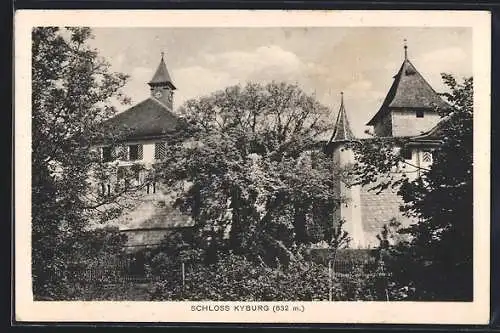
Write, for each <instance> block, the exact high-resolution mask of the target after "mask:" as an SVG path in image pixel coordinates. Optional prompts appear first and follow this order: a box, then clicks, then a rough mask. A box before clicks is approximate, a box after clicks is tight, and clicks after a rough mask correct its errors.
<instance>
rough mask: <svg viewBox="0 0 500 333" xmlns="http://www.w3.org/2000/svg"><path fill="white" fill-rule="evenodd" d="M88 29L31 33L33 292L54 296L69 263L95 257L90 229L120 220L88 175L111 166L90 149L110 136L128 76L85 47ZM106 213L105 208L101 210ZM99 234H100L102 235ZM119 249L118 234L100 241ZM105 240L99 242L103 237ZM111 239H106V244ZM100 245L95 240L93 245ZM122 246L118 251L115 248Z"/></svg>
mask: <svg viewBox="0 0 500 333" xmlns="http://www.w3.org/2000/svg"><path fill="white" fill-rule="evenodd" d="M90 38H92V33H91V30H90V29H89V28H65V29H60V28H56V27H39V28H35V29H33V31H32V52H33V54H32V60H33V61H32V120H33V122H32V193H31V194H32V274H33V282H34V284H33V288H34V294H35V295H41V294H42V293H45V294H51V293H53V288H52V287H53V286H54V285H55V284H57V283H59V282H61V281H64V276H65V273H66V268H67V265H68V264H69V262H71V261H72V260H73V259H74V258H76V257H85V254H89V255H92V253H93V251H96V249H95V246H97V245H96V244H98V243H99V241H96V240H95V239H94V241H92V242H87V241H85V239H87V238H88V237H89V236H92V234H93V235H94V236H95V237H101V236H103V235H101V233H92V232H90V231H88V227H89V224H90V223H91V222H94V221H97V222H102V221H104V220H106V219H108V218H111V217H113V216H116V213H117V211H116V209H114V208H113V207H114V206H113V207H110V206H106V205H107V204H109V203H111V202H112V200H110V198H102V197H100V196H96V195H95V194H94V193H95V191H93V190H91V189H92V187H91V184H90V181H89V175H91V174H92V172H93V171H98V170H101V171H102V168H105V167H106V166H105V165H104V164H103V163H102V162H101V161H100V158H99V156H98V154H97V152H95V151H92V150H91V149H90V148H91V146H92V143H93V142H95V140H99V139H102V138H103V137H104V135H105V133H103V132H102V131H100V130H99V124H100V123H101V122H102V121H103V120H105V119H107V118H109V117H111V116H112V115H113V114H114V113H115V109H114V108H113V107H112V106H111V104H110V100H111V99H112V98H114V97H117V98H118V99H119V100H121V101H123V102H126V98H125V97H124V96H123V95H122V93H121V88H122V87H123V86H124V84H125V82H126V79H127V76H126V75H123V74H120V73H113V72H111V71H110V68H109V64H108V63H107V62H106V61H105V60H104V59H101V58H100V57H99V56H98V53H97V51H96V50H94V49H92V48H91V47H90V46H89V45H88V40H89V39H90ZM100 208H102V209H100ZM99 235H101V236H99ZM103 237H105V238H106V239H107V241H106V243H112V244H115V243H116V242H118V243H119V242H120V240H122V238H121V237H120V236H119V235H118V234H112V235H111V238H113V237H114V239H110V238H109V237H110V235H109V234H106V235H105V236H103ZM101 238H102V237H101ZM108 241H109V242H108ZM96 242H97V243H96ZM116 247H119V246H115V248H116Z"/></svg>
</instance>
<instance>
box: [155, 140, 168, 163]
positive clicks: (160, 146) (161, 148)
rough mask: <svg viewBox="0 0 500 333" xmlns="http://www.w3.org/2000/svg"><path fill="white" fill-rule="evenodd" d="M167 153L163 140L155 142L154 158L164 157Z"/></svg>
mask: <svg viewBox="0 0 500 333" xmlns="http://www.w3.org/2000/svg"><path fill="white" fill-rule="evenodd" d="M166 153H167V146H166V143H165V142H156V143H155V160H163V159H165V156H166Z"/></svg>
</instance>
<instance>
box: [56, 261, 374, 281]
mask: <svg viewBox="0 0 500 333" xmlns="http://www.w3.org/2000/svg"><path fill="white" fill-rule="evenodd" d="M324 264H325V266H326V265H327V264H328V263H327V262H325V263H324ZM375 264H376V261H375V259H373V258H372V259H363V260H359V259H352V258H350V259H338V260H336V261H335V263H334V265H333V267H332V268H333V274H334V275H335V276H337V277H339V278H341V279H347V278H350V277H351V275H352V272H353V271H355V270H356V269H358V270H359V269H361V271H363V272H365V273H366V274H374V273H373V272H374V268H375ZM191 272H192V269H191V268H190V267H189V266H188V265H186V266H185V267H184V265H179V267H178V268H176V269H172V270H171V271H170V272H169V273H168V275H165V274H163V275H162V274H159V275H153V274H147V272H146V269H145V266H144V264H143V263H142V262H140V261H139V262H138V261H137V260H135V259H133V258H130V257H114V258H106V259H101V260H95V261H93V262H91V263H87V264H81V263H74V264H73V265H69V268H68V271H67V272H64V273H61V274H64V275H65V276H66V277H67V278H68V280H70V281H75V282H93V283H111V284H114V283H144V284H145V283H152V282H158V281H162V280H172V279H175V280H178V281H179V282H181V281H183V280H184V278H185V277H186V274H190V273H191ZM377 274H380V273H377Z"/></svg>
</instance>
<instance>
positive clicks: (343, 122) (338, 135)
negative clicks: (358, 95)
mask: <svg viewBox="0 0 500 333" xmlns="http://www.w3.org/2000/svg"><path fill="white" fill-rule="evenodd" d="M354 139H355V137H354V134H353V133H352V130H351V126H350V124H349V119H348V118H347V112H346V110H345V106H344V94H342V97H341V101H340V109H339V112H338V114H337V121H336V122H335V128H334V129H333V134H332V137H331V139H330V142H342V141H351V140H354Z"/></svg>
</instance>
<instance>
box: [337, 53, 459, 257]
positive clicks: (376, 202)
mask: <svg viewBox="0 0 500 333" xmlns="http://www.w3.org/2000/svg"><path fill="white" fill-rule="evenodd" d="M448 107H449V106H448V104H447V103H446V102H445V101H444V100H443V99H442V98H441V97H440V96H439V95H438V94H437V93H436V91H435V90H434V89H433V88H432V87H431V86H430V84H429V83H428V82H427V81H426V80H425V79H424V78H423V76H422V75H421V74H420V73H419V72H418V70H417V69H416V68H415V66H414V65H413V64H412V63H411V62H410V60H409V59H408V50H407V46H406V45H405V46H404V60H403V63H402V65H401V67H400V69H399V71H398V72H397V74H396V75H395V76H394V82H393V84H392V86H391V87H390V89H389V92H388V93H387V96H386V97H385V99H384V101H383V103H382V105H381V107H380V108H379V110H378V112H377V113H376V114H375V115H374V116H373V118H372V119H371V120H370V121H368V123H367V125H368V126H373V129H374V136H375V137H377V138H386V137H387V138H396V137H405V138H408V139H409V143H408V144H407V145H406V146H405V147H399V149H400V153H401V154H402V157H403V159H404V163H403V164H404V173H405V175H406V176H407V177H408V178H410V179H412V178H413V179H414V178H416V177H417V176H419V175H420V173H421V170H423V169H426V168H428V167H429V166H430V165H431V163H432V148H433V147H435V145H436V144H439V135H438V131H437V128H438V124H439V123H440V121H441V117H440V115H439V110H440V109H445V108H448ZM354 140H370V139H369V138H368V139H356V138H355V137H354V135H353V134H352V130H351V129H350V127H349V120H348V115H347V111H346V108H345V106H344V99H343V94H342V97H341V104H340V109H339V112H338V116H337V120H336V123H335V128H334V131H333V135H332V137H331V139H330V142H329V148H330V151H332V152H333V158H334V161H335V162H336V163H338V164H339V166H340V167H346V166H348V165H349V164H353V163H354V162H355V160H354V154H353V152H352V150H350V149H348V148H346V143H347V142H350V141H354ZM395 172H396V173H397V172H401V173H402V172H403V169H400V170H395ZM339 191H340V193H341V194H342V195H343V196H344V197H345V198H346V203H345V204H342V205H341V207H340V209H338V210H337V211H336V214H337V217H338V218H341V219H344V220H345V221H346V224H345V228H346V231H347V232H349V234H350V235H351V239H352V240H351V247H355V248H367V247H368V248H369V247H374V246H376V245H378V240H377V238H376V236H377V234H379V232H380V230H381V228H382V227H383V225H384V224H388V223H389V222H390V221H391V220H396V221H398V222H399V223H401V224H402V225H406V226H407V225H409V224H411V223H413V222H414V221H412V220H410V219H409V218H408V217H405V216H404V215H403V214H402V212H401V211H400V209H399V207H400V206H401V204H402V203H403V202H402V199H401V197H400V196H399V195H398V194H397V189H393V188H391V187H389V188H387V189H385V190H383V191H381V192H379V191H370V185H367V186H361V185H353V186H350V184H345V183H344V182H341V183H340V184H339Z"/></svg>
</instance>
